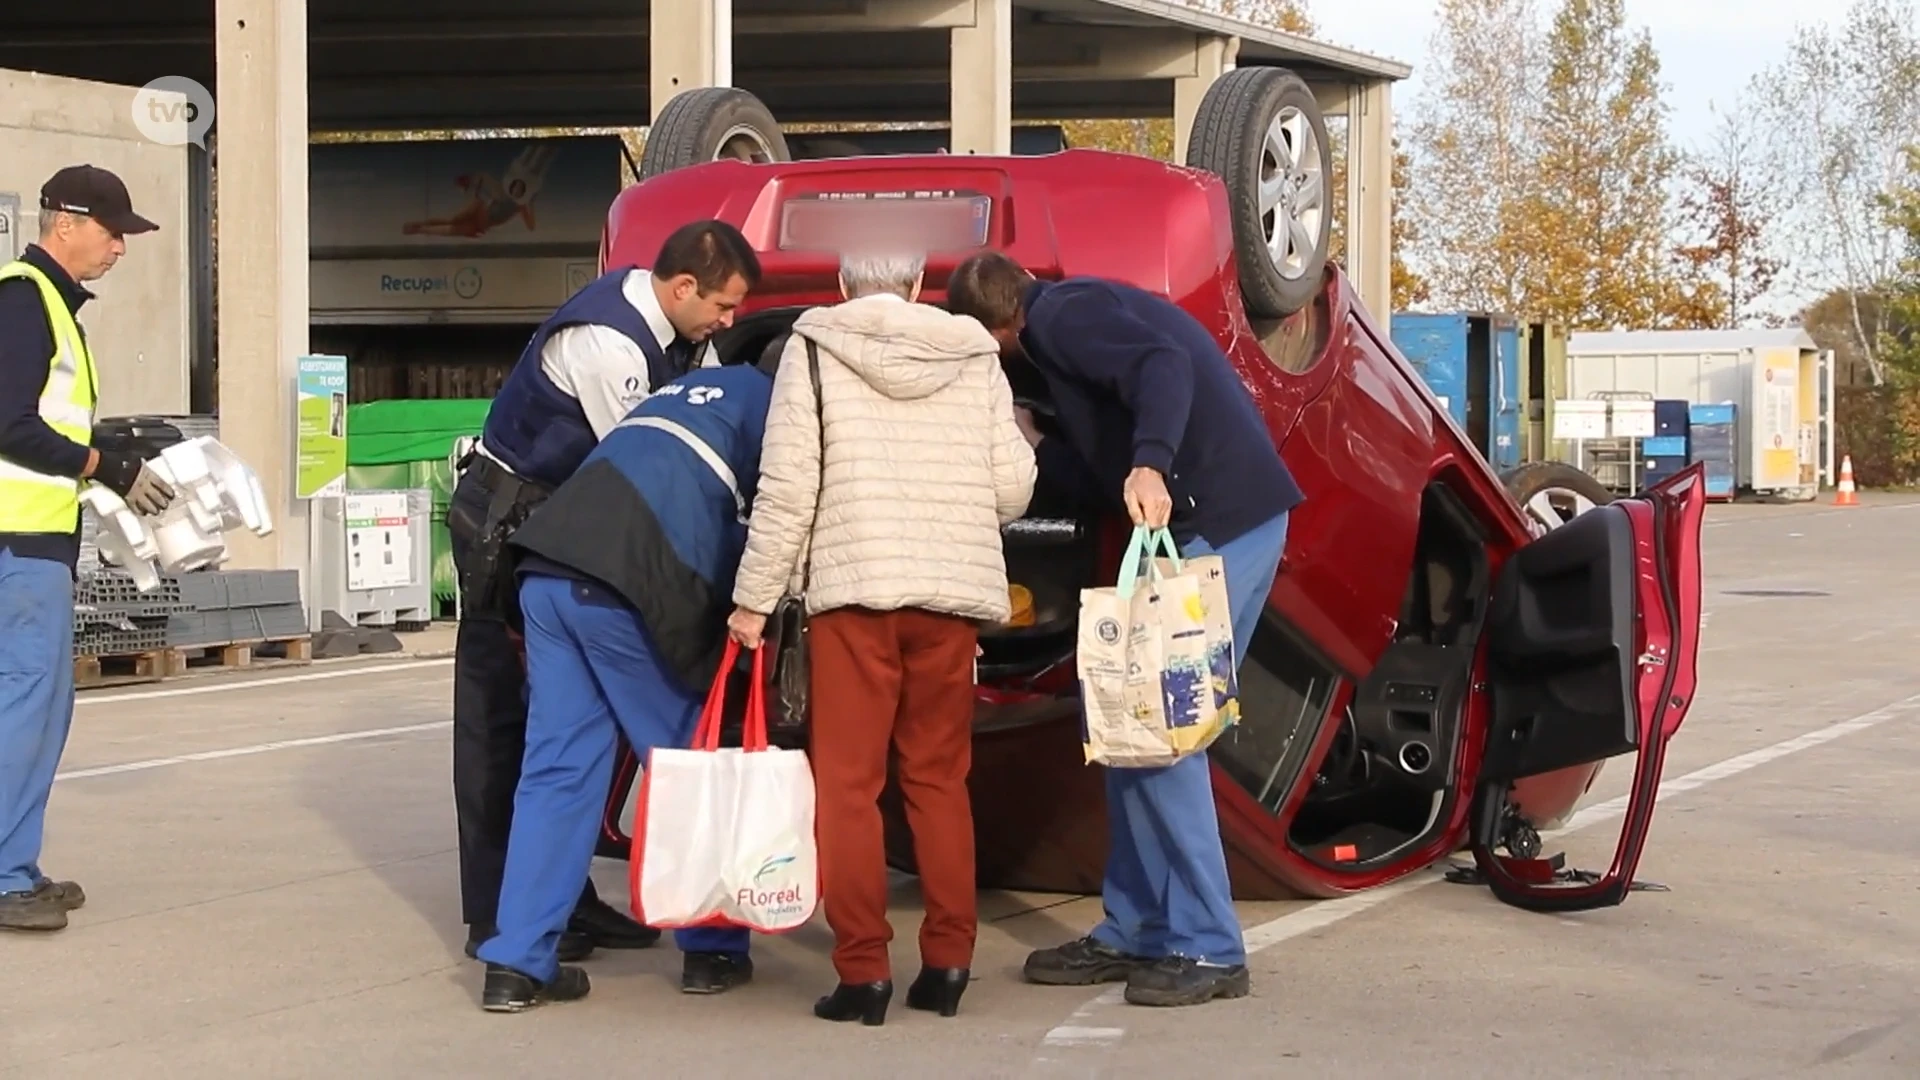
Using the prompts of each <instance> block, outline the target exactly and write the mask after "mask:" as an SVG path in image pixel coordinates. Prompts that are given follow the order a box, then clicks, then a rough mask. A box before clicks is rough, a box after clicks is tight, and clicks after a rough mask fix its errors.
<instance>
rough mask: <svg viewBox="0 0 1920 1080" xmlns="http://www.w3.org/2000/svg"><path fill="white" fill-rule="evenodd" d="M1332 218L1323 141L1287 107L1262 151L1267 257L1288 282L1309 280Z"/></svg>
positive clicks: (1270, 130)
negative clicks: (1322, 156) (1328, 218)
mask: <svg viewBox="0 0 1920 1080" xmlns="http://www.w3.org/2000/svg"><path fill="white" fill-rule="evenodd" d="M1326 214H1327V182H1326V175H1325V173H1324V172H1323V171H1322V170H1321V168H1320V138H1319V136H1318V135H1316V134H1314V130H1313V124H1312V123H1311V122H1310V121H1309V120H1308V119H1307V114H1306V113H1304V112H1302V111H1300V110H1299V109H1297V108H1295V107H1293V106H1287V107H1286V108H1283V109H1281V110H1280V111H1279V112H1278V113H1276V114H1275V115H1274V118H1273V122H1272V123H1271V124H1268V125H1267V135H1266V138H1265V139H1264V140H1263V141H1262V143H1261V147H1260V223H1261V225H1262V226H1263V227H1264V228H1265V229H1266V233H1267V257H1268V258H1269V259H1271V260H1272V262H1273V266H1274V269H1276V270H1278V271H1279V272H1280V276H1281V277H1283V278H1285V279H1287V280H1288V281H1295V280H1298V279H1300V278H1302V277H1304V276H1306V273H1307V270H1308V269H1309V268H1310V267H1311V266H1312V265H1313V261H1314V259H1315V257H1316V256H1317V255H1318V254H1319V247H1320V231H1321V226H1322V225H1323V224H1324V223H1325V221H1326Z"/></svg>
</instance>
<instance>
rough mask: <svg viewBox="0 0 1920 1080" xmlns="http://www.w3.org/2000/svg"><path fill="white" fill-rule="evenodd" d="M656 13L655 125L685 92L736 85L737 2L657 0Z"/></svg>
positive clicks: (650, 38) (651, 25)
mask: <svg viewBox="0 0 1920 1080" xmlns="http://www.w3.org/2000/svg"><path fill="white" fill-rule="evenodd" d="M651 8H652V12H651V14H650V15H649V16H648V23H647V50H648V65H649V66H648V69H647V70H648V89H649V91H650V93H651V101H650V102H649V103H648V109H649V110H650V113H651V116H650V119H658V118H659V116H660V110H661V109H664V108H666V107H667V102H669V101H672V100H673V96H674V95H675V94H678V93H679V92H680V91H682V90H691V89H694V88H696V87H702V86H732V85H733V0H674V2H668V0H654V3H653V4H652V5H651Z"/></svg>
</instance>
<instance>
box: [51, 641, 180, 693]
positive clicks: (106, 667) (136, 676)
mask: <svg viewBox="0 0 1920 1080" xmlns="http://www.w3.org/2000/svg"><path fill="white" fill-rule="evenodd" d="M186 670H187V657H186V654H185V653H183V652H181V651H180V650H179V649H151V650H149V651H147V652H137V653H124V654H121V655H117V656H76V657H74V658H73V685H74V687H75V688H76V689H80V690H86V689H91V688H95V687H102V686H127V685H131V684H135V683H150V682H159V681H160V680H161V679H164V678H167V677H168V676H170V675H178V674H180V673H181V672H184V671H186Z"/></svg>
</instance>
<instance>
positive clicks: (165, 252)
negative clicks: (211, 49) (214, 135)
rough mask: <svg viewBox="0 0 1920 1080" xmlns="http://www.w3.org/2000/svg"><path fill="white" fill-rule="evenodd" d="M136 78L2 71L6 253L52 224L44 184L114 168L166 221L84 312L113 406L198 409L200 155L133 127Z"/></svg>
mask: <svg viewBox="0 0 1920 1080" xmlns="http://www.w3.org/2000/svg"><path fill="white" fill-rule="evenodd" d="M133 95H134V87H131V86H112V85H103V84H101V83H95V82H82V81H81V80H78V79H68V78H62V77H59V76H55V75H35V74H29V73H25V72H17V71H0V146H4V147H5V148H6V151H5V153H0V262H7V261H9V260H11V259H13V258H14V256H16V255H18V254H19V253H20V251H21V250H22V249H24V248H25V247H26V246H27V245H28V244H30V243H32V242H33V239H34V237H35V236H37V235H38V234H39V231H40V185H41V184H44V183H46V181H47V178H48V177H49V176H52V175H53V174H54V173H55V172H56V171H58V170H59V169H62V168H64V167H66V166H68V165H76V164H90V165H98V166H100V167H101V168H103V169H111V170H112V171H113V172H115V173H117V174H118V175H119V176H120V178H121V179H122V180H125V181H126V183H127V187H128V189H129V190H130V191H132V192H133V193H134V194H133V201H134V208H135V209H137V210H139V211H140V212H141V213H143V214H145V215H146V216H147V217H149V218H151V219H152V220H153V221H156V222H160V223H161V227H160V229H159V231H157V232H152V233H147V234H145V235H142V236H135V237H131V238H129V239H128V241H127V255H126V258H124V259H122V260H121V261H120V263H119V264H118V265H117V266H115V267H114V268H113V270H111V271H109V272H108V273H107V275H106V276H105V277H103V278H101V279H100V280H99V281H95V282H93V283H91V284H90V285H89V286H88V288H90V289H91V290H92V291H93V292H94V293H95V294H97V295H98V296H99V300H97V301H95V302H93V303H91V304H88V305H87V307H86V309H85V310H84V311H83V312H82V314H81V320H82V322H83V324H84V325H85V326H86V328H87V342H88V344H89V345H90V346H91V347H92V352H93V355H94V359H95V362H96V363H97V364H98V365H99V368H100V411H101V413H102V415H114V414H120V415H126V414H131V413H181V412H185V411H187V400H188V393H187V391H188V385H187V371H188V356H189V353H188V344H189V325H188V324H189V307H188V305H189V302H190V294H191V289H190V287H189V282H188V275H187V274H185V273H183V272H182V271H183V269H184V268H185V267H186V265H187V262H188V249H189V235H190V233H191V229H190V227H189V226H188V212H187V201H188V194H187V192H188V187H189V182H188V162H187V150H186V148H185V147H182V146H163V145H161V144H159V143H156V142H151V141H149V140H147V139H146V138H145V137H144V136H142V135H141V134H140V132H139V131H138V130H137V129H135V127H134V125H133Z"/></svg>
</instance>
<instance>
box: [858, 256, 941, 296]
mask: <svg viewBox="0 0 1920 1080" xmlns="http://www.w3.org/2000/svg"><path fill="white" fill-rule="evenodd" d="M926 268H927V259H926V256H924V255H911V254H907V253H905V252H899V251H849V252H845V253H843V254H842V255H841V256H840V282H841V284H842V285H844V286H845V287H846V290H847V298H848V299H850V300H851V299H853V298H855V297H861V296H871V295H873V294H874V293H894V294H895V295H898V296H903V297H908V298H911V297H912V296H913V288H914V286H915V285H917V284H919V282H920V275H921V274H922V273H923V272H925V270H926Z"/></svg>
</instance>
